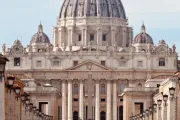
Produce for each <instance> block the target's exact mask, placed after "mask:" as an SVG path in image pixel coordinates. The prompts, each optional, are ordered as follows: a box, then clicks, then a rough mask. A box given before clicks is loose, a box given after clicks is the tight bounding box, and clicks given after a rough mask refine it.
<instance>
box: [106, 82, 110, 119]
mask: <svg viewBox="0 0 180 120" xmlns="http://www.w3.org/2000/svg"><path fill="white" fill-rule="evenodd" d="M106 91H107V104H106V105H107V114H106V118H107V120H111V82H110V81H109V80H108V81H107V90H106Z"/></svg>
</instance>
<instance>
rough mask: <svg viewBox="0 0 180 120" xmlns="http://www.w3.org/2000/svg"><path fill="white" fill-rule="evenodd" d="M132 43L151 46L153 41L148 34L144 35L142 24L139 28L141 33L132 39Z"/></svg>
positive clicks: (144, 29)
mask: <svg viewBox="0 0 180 120" xmlns="http://www.w3.org/2000/svg"><path fill="white" fill-rule="evenodd" d="M134 43H142V44H143V43H144V44H153V39H152V37H151V36H150V35H149V34H147V33H146V27H145V25H144V24H143V25H142V26H141V33H139V34H138V35H136V37H135V38H134Z"/></svg>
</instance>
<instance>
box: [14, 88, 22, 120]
mask: <svg viewBox="0 0 180 120" xmlns="http://www.w3.org/2000/svg"><path fill="white" fill-rule="evenodd" d="M14 92H15V93H16V100H17V103H18V108H17V109H18V110H17V109H16V116H17V120H20V118H21V107H20V106H21V105H20V104H21V103H20V100H19V99H18V98H19V97H20V94H21V87H15V88H14Z"/></svg>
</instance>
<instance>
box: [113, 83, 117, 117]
mask: <svg viewBox="0 0 180 120" xmlns="http://www.w3.org/2000/svg"><path fill="white" fill-rule="evenodd" d="M116 83H117V82H116V81H113V120H117V86H116Z"/></svg>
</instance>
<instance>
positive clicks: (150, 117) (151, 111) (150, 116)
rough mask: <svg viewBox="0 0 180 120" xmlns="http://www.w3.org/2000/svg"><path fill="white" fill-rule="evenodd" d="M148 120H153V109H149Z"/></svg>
mask: <svg viewBox="0 0 180 120" xmlns="http://www.w3.org/2000/svg"><path fill="white" fill-rule="evenodd" d="M149 120H153V108H152V107H149Z"/></svg>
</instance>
